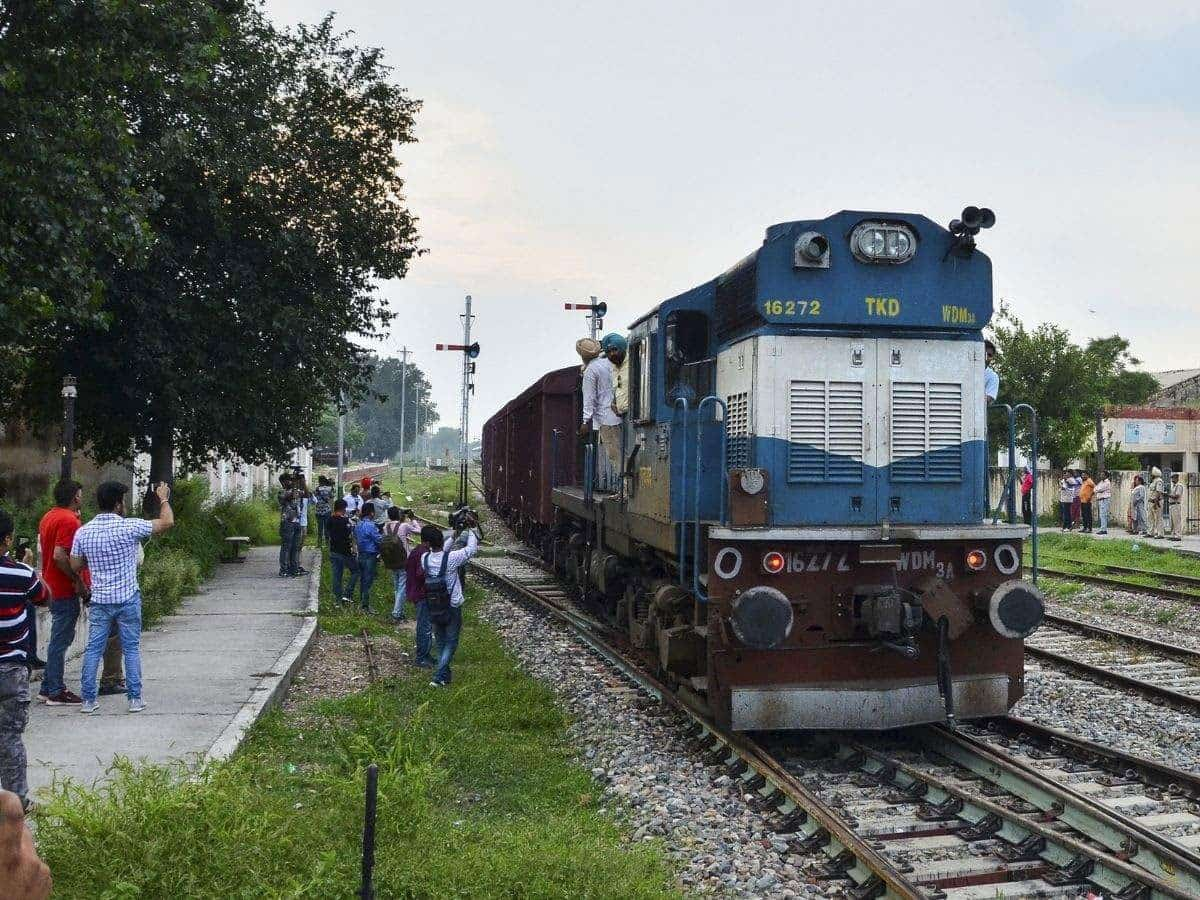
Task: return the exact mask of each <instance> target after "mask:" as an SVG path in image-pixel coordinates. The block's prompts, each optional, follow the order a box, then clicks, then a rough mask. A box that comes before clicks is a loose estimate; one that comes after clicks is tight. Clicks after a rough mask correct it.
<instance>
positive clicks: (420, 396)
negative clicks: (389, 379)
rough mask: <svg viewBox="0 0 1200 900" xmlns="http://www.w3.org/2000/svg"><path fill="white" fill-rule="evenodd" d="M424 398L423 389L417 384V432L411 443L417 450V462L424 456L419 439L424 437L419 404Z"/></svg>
mask: <svg viewBox="0 0 1200 900" xmlns="http://www.w3.org/2000/svg"><path fill="white" fill-rule="evenodd" d="M424 398H425V389H424V387H422V386H421V385H419V384H418V385H417V430H416V433H415V434H414V435H413V437H414V441H413V443H414V444H415V445H416V448H417V459H418V460H419V459H422V458H423V456H424V454H423V453H421V439H422V438H423V437H424V435H423V434H422V432H421V402H422V401H423V400H424Z"/></svg>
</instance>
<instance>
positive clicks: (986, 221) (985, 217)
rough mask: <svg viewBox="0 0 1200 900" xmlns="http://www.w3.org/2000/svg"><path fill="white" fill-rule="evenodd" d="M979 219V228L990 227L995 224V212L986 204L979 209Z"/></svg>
mask: <svg viewBox="0 0 1200 900" xmlns="http://www.w3.org/2000/svg"><path fill="white" fill-rule="evenodd" d="M979 219H980V221H979V227H980V228H991V227H992V226H993V225H995V224H996V214H995V213H994V212H992V211H991V210H990V209H988V208H987V207H986V206H985V207H983V209H981V210H979Z"/></svg>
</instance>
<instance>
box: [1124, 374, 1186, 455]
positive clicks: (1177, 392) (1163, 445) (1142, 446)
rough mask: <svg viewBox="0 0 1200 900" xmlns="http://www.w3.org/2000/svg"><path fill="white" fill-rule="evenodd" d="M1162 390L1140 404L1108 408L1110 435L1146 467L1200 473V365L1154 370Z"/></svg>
mask: <svg viewBox="0 0 1200 900" xmlns="http://www.w3.org/2000/svg"><path fill="white" fill-rule="evenodd" d="M1152 374H1153V375H1154V377H1155V378H1156V379H1158V383H1159V390H1158V391H1157V392H1156V393H1155V394H1153V395H1152V396H1151V397H1150V399H1149V400H1147V401H1146V402H1145V403H1143V404H1140V405H1138V406H1111V407H1109V408H1108V409H1107V410H1105V418H1104V424H1103V431H1104V438H1105V441H1106V442H1107V443H1108V444H1109V445H1110V446H1119V447H1120V448H1121V449H1122V450H1124V451H1126V452H1128V453H1135V454H1137V455H1138V457H1139V458H1140V460H1141V462H1142V464H1143V466H1145V467H1149V466H1158V467H1159V468H1164V469H1165V468H1167V467H1170V469H1171V470H1172V471H1173V472H1200V369H1173V370H1171V371H1168V372H1154V373H1152Z"/></svg>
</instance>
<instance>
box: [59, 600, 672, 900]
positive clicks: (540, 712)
mask: <svg viewBox="0 0 1200 900" xmlns="http://www.w3.org/2000/svg"><path fill="white" fill-rule="evenodd" d="M328 599H329V597H328V594H327V592H323V597H322V600H323V601H328ZM479 601H480V595H479V592H478V591H475V590H473V591H472V592H471V594H470V597H469V600H468V605H467V616H466V624H465V627H464V632H463V640H462V644H461V645H460V647H459V652H458V655H457V657H456V659H455V681H454V684H453V685H452V686H451V687H450V688H446V689H444V690H441V691H437V692H434V691H433V690H431V689H430V688H428V687H427V686H426V682H427V680H428V674H427V673H426V672H423V671H420V670H415V671H414V670H409V671H407V672H405V673H403V674H401V675H399V676H398V677H393V678H387V679H385V680H384V681H383V682H382V683H380V684H378V685H376V686H374V687H370V688H368V689H365V690H363V691H362V692H360V693H356V694H352V695H350V696H348V697H345V698H343V699H337V700H320V701H313V702H310V703H307V704H304V705H303V706H301V707H299V708H298V709H296V710H295V711H294V712H291V713H286V714H285V713H282V712H279V711H275V712H272V713H270V714H269V715H267V716H266V717H265V718H264V719H263V720H262V721H261V722H259V724H258V725H256V726H255V727H254V729H253V730H252V732H251V734H250V737H249V739H248V741H247V743H246V744H245V745H244V746H243V747H242V749H241V750H240V751H239V752H238V754H237V755H236V756H235V757H234V758H233V759H232V760H230V761H229V762H226V763H220V764H214V765H210V766H208V767H205V768H204V769H202V770H201V771H200V772H199V773H195V774H191V773H187V772H185V771H184V770H183V769H181V768H178V767H177V768H163V767H145V768H137V767H134V766H133V765H131V764H129V763H128V762H124V761H122V762H120V763H119V764H117V765H116V766H115V767H114V769H113V771H112V773H111V776H112V778H111V780H110V781H109V783H108V784H107V786H104V787H101V788H99V789H95V790H92V789H88V788H84V787H82V786H80V785H74V784H64V785H59V786H58V789H57V792H56V794H55V797H54V799H53V800H52V801H51V802H50V803H49V804H47V805H46V806H45V807H43V808H42V810H41V811H40V813H39V817H38V842H39V849H40V850H41V852H42V854H43V856H44V857H45V858H46V860H47V862H48V863H49V865H50V867H51V869H52V870H53V872H54V879H55V886H56V889H57V892H58V893H59V894H61V895H62V896H64V897H72V898H80V900H90V898H104V900H108V898H116V897H198V898H208V897H213V898H217V897H220V898H255V900H257V898H283V897H350V896H352V895H354V893H355V891H356V889H357V886H358V864H359V839H360V835H361V828H362V802H363V801H362V790H363V782H364V779H365V770H366V767H367V765H368V764H370V763H372V762H374V763H376V764H377V765H378V766H379V798H380V799H379V814H378V815H379V818H378V821H377V826H376V827H377V846H378V850H377V857H376V859H377V868H376V891H377V894H378V896H380V897H467V896H470V897H497V898H500V897H504V898H510V897H618V896H619V897H663V896H676V895H677V894H676V892H675V891H674V889H673V888H672V886H671V872H670V868H669V866H668V864H667V862H666V860H665V859H664V856H663V854H662V852H661V850H660V849H659V848H658V847H657V846H655V845H653V844H649V843H641V844H635V845H631V844H629V843H627V841H626V839H625V838H623V837H622V834H621V831H620V829H619V827H618V824H617V822H615V821H614V820H613V818H612V816H611V815H610V814H606V813H605V812H603V811H602V809H601V808H600V804H599V803H598V788H597V787H596V785H595V783H594V782H593V781H592V779H591V777H590V775H589V774H588V772H587V771H586V770H585V769H583V768H582V767H580V766H579V765H577V764H576V763H574V762H573V761H572V760H571V750H570V746H569V744H568V742H567V739H566V734H565V726H566V724H567V723H566V719H565V716H564V715H563V713H562V711H561V709H560V708H559V707H558V706H557V705H556V704H555V702H554V697H553V694H552V693H551V691H550V690H549V689H548V688H547V687H545V686H543V685H541V684H539V683H538V682H536V681H534V680H533V679H532V678H530V677H529V676H528V675H526V674H524V673H523V672H522V671H521V670H520V668H519V667H517V666H516V665H515V664H514V663H513V661H512V660H511V659H510V658H509V657H508V656H507V655H506V654H505V652H504V650H503V647H502V645H501V643H500V640H499V638H498V637H497V635H496V634H495V633H494V632H493V631H491V630H490V629H489V628H487V627H486V626H484V625H483V624H482V623H481V622H480V621H479V619H478V618H477V616H476V614H475V611H474V610H475V606H476V604H478V603H479ZM324 623H325V617H324V615H323V616H322V626H323V627H324ZM389 631H391V632H392V633H393V634H394V633H395V632H394V630H393V629H389ZM355 633H358V632H355ZM405 640H406V641H410V640H411V639H410V638H405ZM531 760H534V761H536V764H532V765H531V763H530V761H531ZM100 871H102V872H103V873H104V877H103V878H97V877H96V873H97V872H100Z"/></svg>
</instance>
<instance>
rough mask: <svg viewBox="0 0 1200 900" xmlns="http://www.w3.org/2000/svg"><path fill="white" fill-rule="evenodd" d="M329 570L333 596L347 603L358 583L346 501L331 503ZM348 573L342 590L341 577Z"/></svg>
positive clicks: (354, 550) (338, 600)
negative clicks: (348, 578) (346, 584)
mask: <svg viewBox="0 0 1200 900" xmlns="http://www.w3.org/2000/svg"><path fill="white" fill-rule="evenodd" d="M329 570H330V586H331V587H332V588H333V598H334V600H336V601H337V602H338V603H349V602H350V600H351V598H353V597H354V585H355V584H357V583H358V557H357V556H356V548H355V545H354V524H353V523H352V522H351V521H350V518H349V516H347V515H346V501H345V500H344V499H343V500H338V501H336V502H335V503H334V504H333V515H331V516H330V517H329ZM347 572H349V573H350V584H349V585H348V586H347V587H346V590H345V593H343V592H342V578H343V577H344V576H345V574H346V573H347Z"/></svg>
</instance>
